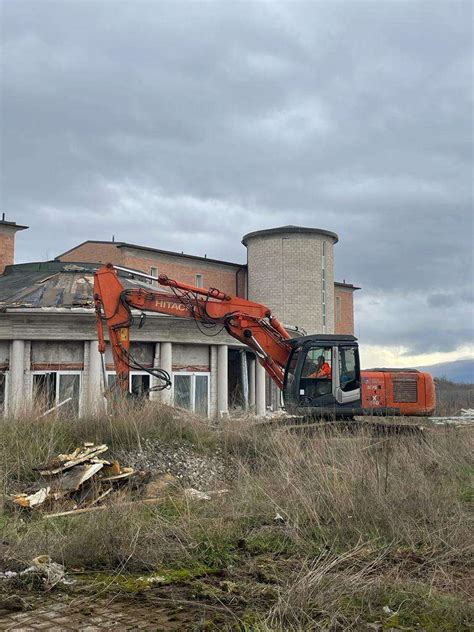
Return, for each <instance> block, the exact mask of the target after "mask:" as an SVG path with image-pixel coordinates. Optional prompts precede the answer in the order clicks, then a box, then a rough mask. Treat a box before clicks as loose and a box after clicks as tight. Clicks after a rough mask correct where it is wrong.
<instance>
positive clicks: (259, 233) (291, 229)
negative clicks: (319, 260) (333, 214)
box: [242, 225, 339, 246]
mask: <svg viewBox="0 0 474 632" xmlns="http://www.w3.org/2000/svg"><path fill="white" fill-rule="evenodd" d="M285 234H296V235H297V234H303V235H323V236H325V237H330V238H331V239H333V240H334V243H335V244H337V242H338V241H339V237H338V235H337V233H333V232H332V231H330V230H325V229H324V228H310V227H308V226H292V225H289V226H277V227H275V228H264V229H263V230H255V231H253V232H251V233H247V234H246V235H244V236H243V237H242V244H243V245H244V246H247V244H248V241H249V240H250V239H253V238H254V237H269V236H273V235H285Z"/></svg>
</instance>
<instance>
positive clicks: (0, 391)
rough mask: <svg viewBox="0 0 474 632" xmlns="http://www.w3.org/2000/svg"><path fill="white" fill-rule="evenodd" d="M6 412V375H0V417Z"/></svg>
mask: <svg viewBox="0 0 474 632" xmlns="http://www.w3.org/2000/svg"><path fill="white" fill-rule="evenodd" d="M6 412H7V374H6V373H0V417H2V416H3V415H5V413H6Z"/></svg>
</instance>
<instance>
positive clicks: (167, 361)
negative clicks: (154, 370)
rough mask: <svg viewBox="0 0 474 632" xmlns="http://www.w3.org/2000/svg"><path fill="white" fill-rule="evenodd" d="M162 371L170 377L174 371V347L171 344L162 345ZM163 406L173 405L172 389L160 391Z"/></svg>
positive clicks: (164, 343)
mask: <svg viewBox="0 0 474 632" xmlns="http://www.w3.org/2000/svg"><path fill="white" fill-rule="evenodd" d="M160 369H163V370H164V371H167V372H168V373H169V374H170V375H171V374H172V371H173V345H172V344H171V342H162V343H161V345H160ZM160 394H161V398H160V399H161V401H162V402H163V404H172V401H171V395H172V389H171V388H165V389H164V390H163V391H160Z"/></svg>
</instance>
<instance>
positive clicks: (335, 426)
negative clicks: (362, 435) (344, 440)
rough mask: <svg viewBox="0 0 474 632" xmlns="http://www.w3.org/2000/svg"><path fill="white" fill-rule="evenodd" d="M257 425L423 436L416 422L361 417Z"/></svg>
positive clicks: (303, 430)
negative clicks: (395, 421) (394, 421)
mask: <svg viewBox="0 0 474 632" xmlns="http://www.w3.org/2000/svg"><path fill="white" fill-rule="evenodd" d="M259 425H265V426H266V427H274V428H282V429H284V430H286V431H288V432H295V433H311V434H313V433H314V432H321V431H322V432H325V433H331V432H337V433H341V432H343V433H347V434H348V435H350V434H354V433H355V432H359V431H361V430H363V431H365V432H367V433H368V434H371V435H373V436H376V437H381V436H382V437H402V436H403V437H418V438H421V437H423V436H424V427H423V426H419V425H416V424H406V423H405V424H403V423H401V424H399V423H393V422H381V421H371V420H362V419H340V420H324V419H314V418H311V417H296V416H288V417H280V418H274V419H272V420H265V421H264V422H260V424H259Z"/></svg>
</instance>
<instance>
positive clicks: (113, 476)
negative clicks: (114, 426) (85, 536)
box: [10, 443, 150, 514]
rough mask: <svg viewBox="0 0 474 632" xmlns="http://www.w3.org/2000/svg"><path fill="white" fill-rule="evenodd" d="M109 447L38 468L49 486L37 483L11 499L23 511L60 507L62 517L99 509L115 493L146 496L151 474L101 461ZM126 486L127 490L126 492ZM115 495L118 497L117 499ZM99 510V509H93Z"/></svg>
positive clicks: (86, 450) (81, 452) (86, 448)
mask: <svg viewBox="0 0 474 632" xmlns="http://www.w3.org/2000/svg"><path fill="white" fill-rule="evenodd" d="M107 450H108V447H107V446H106V445H105V444H103V445H99V446H96V445H94V444H92V443H85V444H84V446H83V447H82V448H76V449H75V450H74V452H72V453H71V454H60V455H58V456H57V457H55V458H54V459H53V460H52V461H50V462H49V463H47V464H46V465H43V466H41V467H39V468H37V471H39V473H40V474H41V476H43V477H46V479H47V485H44V483H43V484H42V483H38V484H37V485H36V487H35V488H33V489H31V488H30V490H27V491H25V492H22V493H17V494H12V495H11V496H10V498H11V500H12V501H13V503H15V504H16V505H19V506H20V507H23V508H36V507H39V506H40V505H42V506H43V508H46V507H47V508H48V510H51V509H52V508H53V507H54V508H56V506H57V504H58V503H60V506H59V508H60V509H61V511H60V512H59V513H61V514H63V513H69V512H71V511H77V510H80V509H86V508H90V507H93V506H96V505H98V504H100V503H101V502H102V500H103V499H104V498H106V497H111V494H112V492H117V494H121V496H123V492H124V491H129V492H137V491H138V492H143V491H144V489H145V486H146V483H147V482H148V481H149V479H150V473H149V472H143V471H137V470H134V469H133V468H131V467H121V465H120V463H119V461H117V460H115V461H106V460H105V459H102V458H99V456H98V455H101V454H103V453H104V452H106V451H107ZM124 486H127V487H128V490H127V489H125V490H124ZM117 494H115V495H117ZM94 508H96V507H94Z"/></svg>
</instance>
